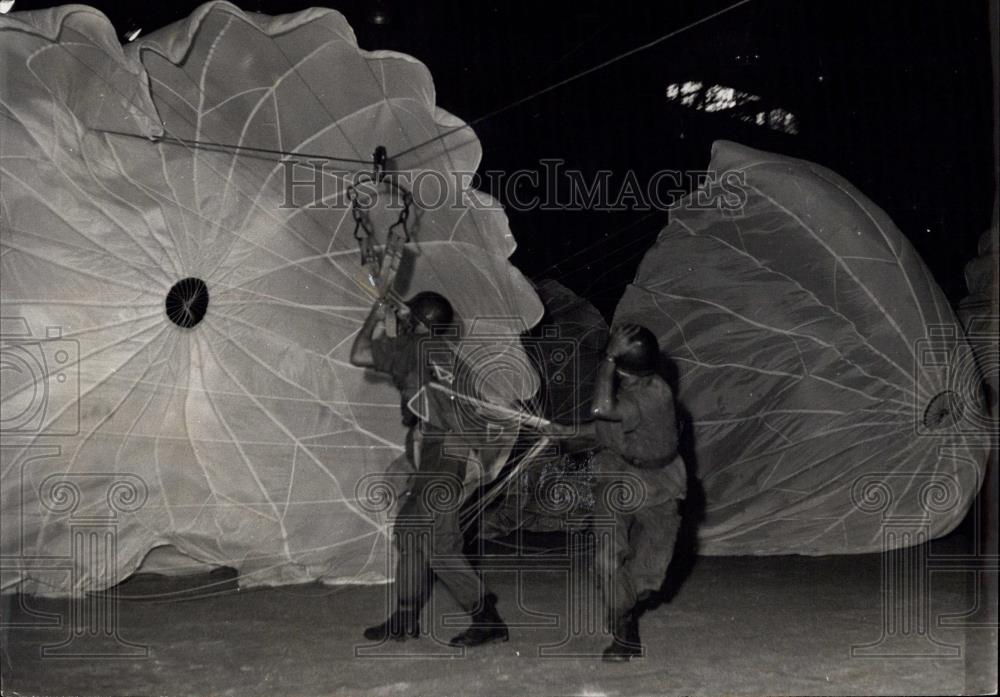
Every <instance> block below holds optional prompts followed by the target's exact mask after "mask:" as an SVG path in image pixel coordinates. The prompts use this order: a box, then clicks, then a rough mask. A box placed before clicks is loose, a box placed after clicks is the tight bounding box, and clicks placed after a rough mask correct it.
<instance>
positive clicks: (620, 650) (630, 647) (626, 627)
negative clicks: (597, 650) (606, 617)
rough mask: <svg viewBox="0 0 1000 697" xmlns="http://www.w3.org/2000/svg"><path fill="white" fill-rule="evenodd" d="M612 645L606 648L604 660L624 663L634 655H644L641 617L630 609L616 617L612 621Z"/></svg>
mask: <svg viewBox="0 0 1000 697" xmlns="http://www.w3.org/2000/svg"><path fill="white" fill-rule="evenodd" d="M611 634H612V636H613V639H612V641H611V645H610V646H608V647H607V648H606V649H604V656H603V658H604V660H605V661H608V662H610V663H622V662H624V661H628V660H630V659H631V658H633V657H634V656H639V657H642V642H641V641H640V639H639V618H638V617H636V614H635V612H633V611H630V612H627V613H625V614H624V615H619V616H617V617H615V618H614V619H613V620H612V622H611Z"/></svg>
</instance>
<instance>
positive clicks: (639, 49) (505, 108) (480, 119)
mask: <svg viewBox="0 0 1000 697" xmlns="http://www.w3.org/2000/svg"><path fill="white" fill-rule="evenodd" d="M749 2H751V0H739V1H738V2H734V3H733V4H731V5H727V6H726V7H723V8H722V9H721V10H719V11H717V12H713V13H712V14H710V15H707V16H705V17H702V18H701V19H698V20H695V21H694V22H691V23H690V24H686V25H684V26H683V27H680V28H679V29H674V30H673V31H669V32H667V33H666V34H663V35H662V36H659V37H657V38H655V39H653V40H652V41H649V42H647V43H644V44H642V45H641V46H636V47H635V48H631V49H629V50H628V51H625V52H624V53H620V54H618V55H617V56H614V57H612V58H609V59H607V60H606V61H603V62H601V63H598V64H597V65H594V66H591V67H590V68H586V69H584V70H581V71H580V72H578V73H575V74H573V75H570V76H569V77H567V78H563V79H562V80H559V81H558V82H554V83H552V84H551V85H549V86H548V87H543V88H542V89H540V90H537V91H535V92H532V93H531V94H529V95H526V96H524V97H521V98H519V99H515V100H514V101H513V102H510V103H508V104H506V105H504V106H502V107H499V108H498V109H494V110H493V111H491V112H489V113H486V114H483V115H482V116H479V117H478V118H475V119H473V120H472V121H469V122H468V123H466V124H463V125H461V126H456V127H455V128H450V129H448V130H447V131H445V132H444V133H439V134H438V135H436V136H434V137H433V138H428V139H427V140H425V141H424V142H422V143H417V144H416V145H414V146H413V147H410V148H406V149H405V150H402V151H400V152H398V153H396V154H395V155H393V157H402V156H403V155H409V154H410V153H411V152H413V151H415V150H419V149H420V148H422V147H424V146H426V145H430V144H431V143H434V142H436V141H439V140H443V139H445V138H447V137H448V136H450V135H452V134H453V133H457V132H458V131H461V130H463V129H466V128H472V127H473V126H476V125H478V124H481V123H483V122H485V121H487V120H489V119H492V118H493V117H495V116H499V115H500V114H502V113H504V112H506V111H509V110H511V109H513V108H515V107H518V106H521V105H522V104H526V103H528V102H530V101H532V100H533V99H537V98H538V97H541V96H542V95H543V94H547V93H549V92H551V91H552V90H556V89H559V88H560V87H563V86H564V85H568V84H569V83H571V82H576V81H577V80H579V79H580V78H582V77H586V76H587V75H590V74H591V73H596V72H597V71H598V70H603V69H604V68H607V67H608V66H610V65H613V64H614V63H617V62H619V61H622V60H625V59H626V58H629V57H631V56H634V55H635V54H637V53H641V52H642V51H645V50H647V49H650V48H652V47H653V46H656V45H657V44H660V43H662V42H664V41H666V40H668V39H672V38H673V37H675V36H677V35H679V34H683V33H684V32H686V31H688V30H689V29H694V28H695V27H697V26H699V25H701V24H704V23H705V22H709V21H711V20H713V19H715V18H716V17H721V16H722V15H724V14H726V13H727V12H731V11H732V10H735V9H736V8H738V7H740V6H742V5H746V4H747V3H749Z"/></svg>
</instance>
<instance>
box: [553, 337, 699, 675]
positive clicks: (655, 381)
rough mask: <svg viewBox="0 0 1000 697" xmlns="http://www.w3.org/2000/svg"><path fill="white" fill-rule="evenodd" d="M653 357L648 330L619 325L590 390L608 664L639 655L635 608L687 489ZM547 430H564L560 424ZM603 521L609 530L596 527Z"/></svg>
mask: <svg viewBox="0 0 1000 697" xmlns="http://www.w3.org/2000/svg"><path fill="white" fill-rule="evenodd" d="M658 361H659V347H658V345H657V342H656V337H655V336H654V335H653V333H652V332H651V331H649V330H648V329H646V328H645V327H641V326H638V325H633V324H626V325H622V326H620V327H618V328H616V329H615V330H614V331H613V332H612V335H611V339H610V341H609V342H608V347H607V349H606V356H605V359H604V362H603V363H602V364H601V367H600V369H599V372H598V377H597V385H596V387H595V390H594V398H593V404H592V414H593V416H594V422H593V424H592V425H591V428H590V429H589V430H590V432H591V435H592V436H593V437H596V440H597V443H598V446H599V450H598V452H597V454H596V455H595V456H594V459H593V461H592V462H593V465H594V471H595V475H596V476H597V481H598V490H597V492H596V493H597V496H596V500H597V504H596V507H595V524H596V525H597V527H596V530H597V549H596V558H595V564H596V569H597V573H598V577H599V578H600V582H601V594H602V598H603V600H604V606H605V608H606V609H607V610H608V622H609V625H610V630H611V633H612V635H613V637H614V638H613V641H612V643H611V645H610V646H608V647H607V648H606V649H605V650H604V660H606V661H628V660H629V659H630V658H632V657H633V656H638V655H641V654H642V644H641V642H640V639H639V621H638V608H637V607H636V606H637V603H640V602H642V601H644V600H646V599H647V598H648V597H649V595H650V594H651V593H652V591H654V590H656V589H658V588H659V587H660V584H661V583H662V581H663V579H664V577H665V575H666V570H667V566H668V565H669V563H670V559H671V557H672V555H673V549H674V543H675V541H676V538H677V532H678V529H679V527H680V513H679V511H678V503H679V500H681V499H683V498H684V496H685V494H686V491H687V478H686V473H685V469H684V463H683V460H682V459H681V457H680V455H679V454H678V452H677V445H678V443H677V440H678V432H677V421H676V416H675V412H674V399H673V394H672V392H671V390H670V387H669V386H668V385H667V383H666V382H665V381H664V380H663V378H661V377H660V376H659V375H657V374H656V372H655V371H656V367H657V364H658ZM553 432H554V435H556V436H559V435H568V432H567V431H566V430H564V429H563V428H561V427H555V428H554V429H553ZM623 493H624V495H622V494H623ZM629 499H631V501H629ZM636 504H637V505H636ZM602 522H603V523H604V525H606V526H607V527H608V528H610V529H608V530H605V531H603V532H602V531H601V530H600V526H601V523H602Z"/></svg>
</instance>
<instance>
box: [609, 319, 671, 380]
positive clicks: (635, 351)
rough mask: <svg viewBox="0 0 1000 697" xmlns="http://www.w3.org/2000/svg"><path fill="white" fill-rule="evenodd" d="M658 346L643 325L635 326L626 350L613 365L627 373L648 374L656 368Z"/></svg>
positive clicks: (654, 338)
mask: <svg viewBox="0 0 1000 697" xmlns="http://www.w3.org/2000/svg"><path fill="white" fill-rule="evenodd" d="M659 358H660V346H659V344H658V343H657V341H656V336H655V335H654V334H653V332H651V331H649V330H648V329H646V328H645V327H643V326H638V325H637V326H636V332H635V336H634V337H632V341H631V343H629V346H628V350H627V351H625V353H623V354H622V355H620V356H618V358H617V359H616V360H615V365H617V366H618V367H619V368H621V369H622V370H624V371H625V372H627V373H632V374H634V375H649V374H650V373H652V372H654V371H655V370H656V364H657V361H658V360H659Z"/></svg>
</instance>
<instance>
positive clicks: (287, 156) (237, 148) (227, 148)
mask: <svg viewBox="0 0 1000 697" xmlns="http://www.w3.org/2000/svg"><path fill="white" fill-rule="evenodd" d="M93 130H94V131H95V132H96V133H106V134H108V135H112V136H122V137H124V138H139V139H142V140H145V141H149V142H152V143H166V144H168V145H182V146H185V147H189V148H194V149H197V150H208V151H210V152H233V153H244V152H245V153H253V154H256V155H274V156H276V157H278V158H280V159H281V160H284V161H299V160H301V161H302V162H303V163H305V162H308V161H309V160H325V161H327V162H347V163H350V164H356V165H370V164H371V160H362V159H358V158H351V157H333V156H331V155H317V154H314V153H305V152H290V151H288V150H275V149H272V148H258V147H254V146H251V145H234V144H232V143H216V142H213V141H210V140H191V139H189V138H178V137H176V136H152V137H150V136H147V135H143V134H141V133H128V132H126V131H114V130H107V129H104V128H95V129H93ZM380 147H381V146H380ZM262 159H269V160H270V159H274V158H271V157H267V158H262Z"/></svg>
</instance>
